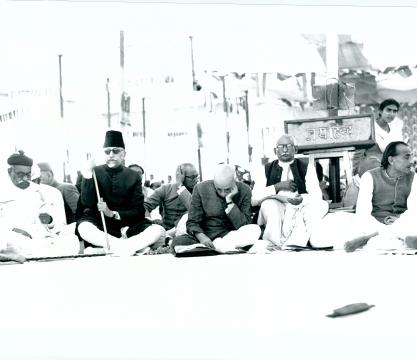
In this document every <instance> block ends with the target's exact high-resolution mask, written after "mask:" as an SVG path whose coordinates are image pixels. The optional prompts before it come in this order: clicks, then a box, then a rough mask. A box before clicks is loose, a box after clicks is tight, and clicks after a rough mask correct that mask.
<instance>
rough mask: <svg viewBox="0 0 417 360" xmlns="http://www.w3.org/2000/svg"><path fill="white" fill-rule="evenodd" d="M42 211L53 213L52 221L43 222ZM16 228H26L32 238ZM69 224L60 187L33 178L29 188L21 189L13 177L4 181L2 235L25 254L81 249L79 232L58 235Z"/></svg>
mask: <svg viewBox="0 0 417 360" xmlns="http://www.w3.org/2000/svg"><path fill="white" fill-rule="evenodd" d="M41 213H47V214H49V215H50V216H51V217H52V223H51V224H48V225H45V224H42V223H41V221H40V219H39V214H41ZM14 228H16V229H20V230H24V231H25V232H27V233H28V234H29V235H30V236H31V238H29V237H27V236H24V235H22V234H20V233H17V232H16V231H12V230H13V229H14ZM65 228H66V219H65V209H64V202H63V198H62V195H61V193H60V192H59V190H57V189H55V188H53V187H51V186H49V185H38V184H35V183H32V182H31V183H30V185H29V187H28V188H26V189H20V188H18V187H16V186H15V185H14V184H13V183H12V182H11V181H10V179H9V180H8V181H5V182H4V186H3V187H2V189H1V190H0V237H1V238H3V239H7V242H9V243H11V244H12V245H14V246H16V247H17V248H19V249H20V250H21V251H22V253H23V254H24V255H25V256H41V255H51V254H57V255H58V254H62V253H63V252H64V253H66V254H67V253H71V254H74V253H77V252H78V248H79V245H78V241H77V238H76V236H75V235H73V234H72V233H71V232H66V235H65V236H59V235H58V234H59V233H60V232H61V231H63V230H64V229H65ZM3 242H4V241H3ZM0 245H1V244H0ZM4 245H5V244H3V246H4ZM6 246H7V243H6Z"/></svg>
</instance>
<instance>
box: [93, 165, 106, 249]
mask: <svg viewBox="0 0 417 360" xmlns="http://www.w3.org/2000/svg"><path fill="white" fill-rule="evenodd" d="M93 179H94V185H95V187H96V193H97V199H99V200H100V201H102V200H103V199H102V198H101V197H100V192H99V191H98V182H97V177H96V173H95V171H94V169H93ZM100 215H101V222H102V224H103V230H104V234H105V236H106V243H107V250H109V251H110V242H109V235H108V234H107V226H106V220H105V218H104V213H103V211H100Z"/></svg>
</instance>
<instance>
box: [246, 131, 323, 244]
mask: <svg viewBox="0 0 417 360" xmlns="http://www.w3.org/2000/svg"><path fill="white" fill-rule="evenodd" d="M274 151H275V153H276V155H277V157H278V159H277V160H274V161H272V162H270V163H268V164H266V165H265V177H266V186H265V185H262V182H263V181H257V182H255V188H254V190H253V197H252V205H253V206H260V211H259V216H258V225H264V226H265V231H264V233H263V236H262V239H263V240H265V241H266V242H267V243H270V244H268V246H269V245H271V247H276V248H278V249H279V248H282V247H283V246H284V245H300V246H306V245H307V244H308V241H309V238H310V235H311V231H312V226H313V225H314V224H315V223H317V222H318V220H319V219H321V218H322V217H323V216H324V215H325V214H326V213H327V211H328V204H327V203H326V202H325V201H323V200H322V196H323V195H322V192H321V189H320V185H319V181H318V178H317V173H316V169H315V164H314V163H313V162H311V163H308V162H306V161H304V160H302V159H299V158H295V154H296V153H297V144H296V142H295V138H294V137H293V136H291V135H287V134H285V135H282V136H281V137H280V138H279V139H278V141H277V146H276V148H275V149H274Z"/></svg>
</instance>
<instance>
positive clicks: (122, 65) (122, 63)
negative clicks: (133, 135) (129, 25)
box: [119, 30, 125, 126]
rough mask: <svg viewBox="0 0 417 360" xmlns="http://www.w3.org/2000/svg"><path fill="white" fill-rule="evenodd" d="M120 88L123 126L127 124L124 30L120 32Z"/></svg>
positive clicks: (121, 121)
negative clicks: (125, 111)
mask: <svg viewBox="0 0 417 360" xmlns="http://www.w3.org/2000/svg"><path fill="white" fill-rule="evenodd" d="M119 41H120V86H121V96H120V123H121V124H122V126H123V125H124V123H125V114H124V111H123V99H124V94H125V69H124V68H125V35H124V32H123V30H120V40H119Z"/></svg>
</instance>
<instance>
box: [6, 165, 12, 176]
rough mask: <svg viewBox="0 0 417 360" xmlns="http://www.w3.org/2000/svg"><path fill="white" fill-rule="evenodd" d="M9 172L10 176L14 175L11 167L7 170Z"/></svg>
mask: <svg viewBox="0 0 417 360" xmlns="http://www.w3.org/2000/svg"><path fill="white" fill-rule="evenodd" d="M7 172H8V173H9V175H10V174H11V173H12V168H11V167H9V168H8V169H7Z"/></svg>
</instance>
